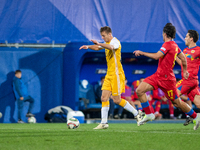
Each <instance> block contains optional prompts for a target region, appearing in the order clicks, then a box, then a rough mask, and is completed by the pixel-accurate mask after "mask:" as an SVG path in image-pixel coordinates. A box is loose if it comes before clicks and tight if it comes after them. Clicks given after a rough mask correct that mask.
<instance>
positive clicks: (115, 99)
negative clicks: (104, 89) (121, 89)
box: [113, 95, 142, 122]
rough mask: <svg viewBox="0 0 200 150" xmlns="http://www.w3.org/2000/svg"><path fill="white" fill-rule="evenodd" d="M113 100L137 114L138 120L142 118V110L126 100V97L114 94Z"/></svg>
mask: <svg viewBox="0 0 200 150" xmlns="http://www.w3.org/2000/svg"><path fill="white" fill-rule="evenodd" d="M113 101H114V102H115V103H116V104H118V105H120V106H122V107H124V109H126V110H127V111H129V112H130V113H132V114H133V115H134V116H135V118H136V119H137V122H139V121H141V120H142V112H141V111H137V110H136V109H135V108H134V107H133V106H132V105H131V104H130V103H129V102H128V101H126V100H125V99H123V98H121V96H120V95H118V96H113Z"/></svg>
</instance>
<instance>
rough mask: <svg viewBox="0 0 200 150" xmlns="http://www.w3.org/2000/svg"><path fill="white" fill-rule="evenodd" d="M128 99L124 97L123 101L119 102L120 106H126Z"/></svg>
mask: <svg viewBox="0 0 200 150" xmlns="http://www.w3.org/2000/svg"><path fill="white" fill-rule="evenodd" d="M126 103H127V101H126V100H125V99H122V100H121V102H120V103H119V105H120V106H122V107H124V106H126Z"/></svg>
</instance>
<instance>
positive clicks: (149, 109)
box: [141, 101, 154, 115]
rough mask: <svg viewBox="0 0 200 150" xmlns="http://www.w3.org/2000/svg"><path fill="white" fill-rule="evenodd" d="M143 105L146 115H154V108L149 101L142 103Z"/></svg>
mask: <svg viewBox="0 0 200 150" xmlns="http://www.w3.org/2000/svg"><path fill="white" fill-rule="evenodd" d="M141 105H142V108H143V110H144V112H145V114H147V115H148V114H151V113H154V111H153V109H152V106H151V104H149V102H148V101H147V102H144V103H141Z"/></svg>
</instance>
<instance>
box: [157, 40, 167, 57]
mask: <svg viewBox="0 0 200 150" xmlns="http://www.w3.org/2000/svg"><path fill="white" fill-rule="evenodd" d="M159 51H161V52H162V53H163V54H164V55H165V54H166V53H167V51H168V50H167V44H166V43H164V44H163V45H162V47H161V48H160V50H159Z"/></svg>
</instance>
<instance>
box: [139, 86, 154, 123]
mask: <svg viewBox="0 0 200 150" xmlns="http://www.w3.org/2000/svg"><path fill="white" fill-rule="evenodd" d="M153 89H154V87H153V86H152V85H150V84H148V83H146V82H142V83H141V84H140V85H139V86H138V88H137V89H136V93H137V96H138V98H139V100H140V102H141V105H142V108H143V110H144V112H145V114H146V115H145V116H144V118H143V119H142V120H141V121H139V122H138V126H140V125H143V124H145V123H146V122H148V121H152V120H154V119H155V115H154V111H153V107H152V106H151V104H149V102H148V101H147V96H146V92H147V91H151V90H153Z"/></svg>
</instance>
